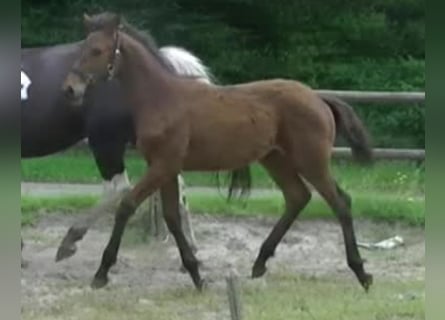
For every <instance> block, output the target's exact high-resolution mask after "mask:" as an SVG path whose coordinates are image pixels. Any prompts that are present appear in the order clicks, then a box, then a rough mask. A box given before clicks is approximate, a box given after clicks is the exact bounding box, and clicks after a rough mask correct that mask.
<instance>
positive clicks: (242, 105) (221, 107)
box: [182, 79, 335, 169]
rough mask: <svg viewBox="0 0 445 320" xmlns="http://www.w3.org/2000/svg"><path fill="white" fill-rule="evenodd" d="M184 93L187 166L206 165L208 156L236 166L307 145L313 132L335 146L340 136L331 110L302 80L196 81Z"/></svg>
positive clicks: (218, 161) (211, 160) (233, 166)
mask: <svg viewBox="0 0 445 320" xmlns="http://www.w3.org/2000/svg"><path fill="white" fill-rule="evenodd" d="M184 94H185V97H184V99H183V100H182V101H183V103H185V105H186V109H187V114H188V121H189V124H190V142H189V152H188V153H189V156H188V158H187V160H186V168H194V167H195V166H196V167H198V163H199V166H200V167H202V159H204V158H206V160H207V163H212V164H220V165H221V168H222V167H227V166H229V167H231V168H236V167H240V166H243V165H246V164H248V163H249V162H251V161H252V160H256V159H261V158H263V157H264V156H265V155H267V154H268V153H270V152H271V151H272V150H276V149H278V150H283V151H285V150H286V149H287V148H288V147H289V145H290V144H293V145H295V144H298V145H301V146H303V145H304V143H305V140H307V139H308V137H307V136H308V135H309V133H310V135H312V136H313V137H314V136H315V137H316V138H315V139H320V138H322V140H326V141H327V142H329V143H330V142H331V141H332V140H333V136H334V134H335V132H334V121H333V117H332V114H331V113H330V112H329V110H328V107H327V106H326V105H325V104H324V102H323V101H322V100H321V99H319V98H318V96H317V95H316V94H315V93H314V92H313V91H312V90H311V89H310V88H309V87H307V86H305V85H303V84H301V83H299V82H297V81H291V80H281V79H278V80H266V81H257V82H251V83H246V84H239V85H232V86H205V85H202V84H196V83H194V84H187V85H185V90H184ZM314 131H315V132H314ZM323 137H324V139H323ZM290 140H292V141H290ZM234 153H235V154H237V156H235V157H234ZM195 155H196V156H195ZM198 155H199V156H198ZM203 155H205V157H203ZM198 157H199V158H198ZM223 163H224V165H223ZM208 169H215V167H209V168H208Z"/></svg>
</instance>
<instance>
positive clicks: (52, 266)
mask: <svg viewBox="0 0 445 320" xmlns="http://www.w3.org/2000/svg"><path fill="white" fill-rule="evenodd" d="M72 221H73V217H72V216H67V215H50V216H48V217H47V218H45V219H43V220H42V221H40V223H39V224H38V225H36V226H34V227H32V228H25V229H23V230H22V235H23V239H24V241H25V248H24V251H23V255H24V257H25V259H26V260H28V261H29V265H28V267H27V268H26V269H23V270H22V279H21V291H22V308H25V309H35V308H37V309H41V308H45V309H46V308H48V309H50V308H52V307H54V306H56V305H57V302H58V300H59V299H61V298H64V297H67V296H69V295H76V294H82V292H84V291H86V290H91V289H90V288H89V283H90V281H91V279H92V276H93V275H94V273H95V271H96V268H97V266H98V265H99V262H100V257H101V255H102V250H103V248H104V246H105V244H106V242H107V240H108V237H109V231H110V228H111V227H110V225H109V220H107V221H102V223H101V224H99V225H100V227H98V228H94V229H92V230H90V231H89V233H88V234H87V235H86V237H85V238H84V240H83V241H81V242H80V244H79V250H78V252H77V254H76V255H75V256H74V257H72V258H71V259H68V260H65V261H62V262H60V263H55V262H54V257H55V254H56V249H57V246H58V244H59V242H60V240H61V239H62V237H63V235H64V234H65V232H66V230H67V227H68V226H69V225H70V224H71V223H72ZM274 221H275V220H273V219H272V220H271V219H258V218H249V219H246V218H242V219H241V218H216V217H209V216H195V217H193V223H194V228H195V233H196V238H197V241H198V246H199V252H198V258H199V259H200V260H201V261H202V263H203V265H202V268H201V271H202V275H203V277H204V278H205V279H206V280H207V281H208V285H209V286H212V285H218V284H221V283H223V279H224V277H225V276H226V275H227V273H228V271H229V270H230V269H231V268H236V269H237V271H238V272H239V274H240V276H241V277H249V275H250V270H251V267H252V264H253V261H254V259H255V257H256V255H257V252H258V249H259V247H260V245H261V243H262V241H263V240H264V239H265V237H266V235H267V234H268V232H269V231H270V229H271V227H272V225H273V223H274ZM356 230H357V234H358V239H359V240H361V241H378V240H382V239H385V238H388V237H391V236H394V235H396V234H397V235H400V236H402V237H403V238H404V239H405V242H406V243H405V245H404V246H402V247H399V248H397V249H393V250H388V251H369V250H365V249H361V252H362V255H363V257H364V258H365V259H366V260H367V264H366V268H367V270H368V271H369V272H371V273H372V274H373V275H374V278H375V282H378V281H379V279H385V278H392V279H394V278H395V279H400V280H402V281H403V280H404V279H406V280H408V279H409V280H418V279H420V280H423V279H424V278H425V240H424V230H422V229H420V228H411V227H406V226H402V225H388V224H376V223H373V222H369V221H357V222H356ZM134 234H135V232H134V230H130V231H129V232H127V234H126V239H125V240H124V243H123V246H122V248H121V251H120V255H119V260H118V263H117V264H116V266H115V267H113V269H112V272H111V274H110V280H111V281H110V284H109V285H108V289H106V290H112V289H113V288H122V287H126V288H129V289H131V290H136V292H137V290H138V289H140V290H141V291H142V290H143V291H145V292H146V291H147V290H150V291H151V290H153V292H156V291H162V290H165V289H166V288H179V287H187V288H190V290H192V289H193V285H192V282H191V280H190V278H189V276H188V275H187V274H183V273H181V272H180V271H179V268H180V260H179V255H178V252H177V249H176V246H175V244H174V243H173V241H172V239H170V240H169V241H168V242H166V243H155V242H152V243H141V242H140V241H139V242H138V241H135V240H134V239H135V236H134ZM132 235H133V236H132ZM283 270H285V271H286V272H293V273H297V274H302V275H308V276H315V277H317V276H324V275H328V276H330V275H332V276H335V277H338V278H344V279H346V281H355V278H354V276H353V274H352V272H351V271H350V270H349V269H348V267H347V265H346V262H345V255H344V249H343V238H342V235H341V230H340V226H339V225H338V224H337V223H335V221H323V220H306V221H300V222H297V223H296V224H295V225H294V226H293V228H292V229H291V230H290V231H289V232H288V234H287V235H286V237H285V238H284V239H283V241H282V243H281V245H280V246H279V247H278V249H277V252H276V255H275V257H274V258H272V259H271V260H270V261H269V263H268V272H269V273H274V271H275V272H279V271H283ZM357 285H358V284H357Z"/></svg>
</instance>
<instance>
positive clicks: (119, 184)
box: [102, 170, 131, 195]
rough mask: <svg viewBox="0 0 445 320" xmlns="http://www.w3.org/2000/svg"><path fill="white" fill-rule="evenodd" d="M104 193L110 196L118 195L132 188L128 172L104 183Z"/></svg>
mask: <svg viewBox="0 0 445 320" xmlns="http://www.w3.org/2000/svg"><path fill="white" fill-rule="evenodd" d="M102 186H103V193H104V195H110V194H114V193H118V192H119V191H122V190H126V189H128V188H130V187H131V184H130V180H129V179H128V175H127V171H126V170H125V171H124V172H122V173H118V174H115V175H114V176H113V178H112V179H111V180H109V181H108V180H104V181H103V184H102Z"/></svg>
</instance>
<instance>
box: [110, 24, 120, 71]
mask: <svg viewBox="0 0 445 320" xmlns="http://www.w3.org/2000/svg"><path fill="white" fill-rule="evenodd" d="M120 28H121V27H119V29H120ZM119 29H118V30H117V31H116V40H115V45H114V50H113V56H112V58H111V62H110V63H109V64H108V65H107V71H108V77H107V79H108V80H113V78H114V76H115V73H116V64H117V63H118V60H119V59H120V56H121V50H120V36H119Z"/></svg>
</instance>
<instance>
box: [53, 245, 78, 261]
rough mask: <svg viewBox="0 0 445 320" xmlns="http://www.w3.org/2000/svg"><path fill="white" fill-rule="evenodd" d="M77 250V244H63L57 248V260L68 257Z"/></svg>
mask: <svg viewBox="0 0 445 320" xmlns="http://www.w3.org/2000/svg"><path fill="white" fill-rule="evenodd" d="M76 252H77V246H76V244H74V243H72V244H61V245H60V247H59V249H57V254H56V262H59V261H62V260H65V259H68V258H70V257H72V256H73V255H74V254H75V253H76Z"/></svg>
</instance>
